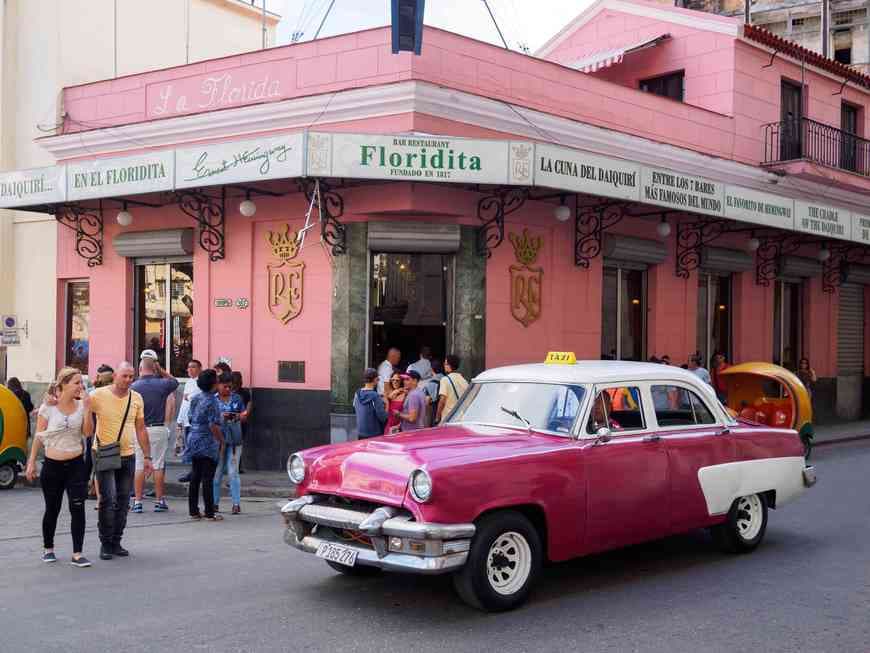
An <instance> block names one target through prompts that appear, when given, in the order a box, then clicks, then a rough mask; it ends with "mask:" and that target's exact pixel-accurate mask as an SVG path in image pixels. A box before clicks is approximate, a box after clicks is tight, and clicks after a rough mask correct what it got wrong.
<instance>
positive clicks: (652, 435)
mask: <svg viewBox="0 0 870 653" xmlns="http://www.w3.org/2000/svg"><path fill="white" fill-rule="evenodd" d="M661 439H662V436H660V435H659V434H658V433H650V434H648V435H645V436H643V441H644V442H658V441H659V440H661Z"/></svg>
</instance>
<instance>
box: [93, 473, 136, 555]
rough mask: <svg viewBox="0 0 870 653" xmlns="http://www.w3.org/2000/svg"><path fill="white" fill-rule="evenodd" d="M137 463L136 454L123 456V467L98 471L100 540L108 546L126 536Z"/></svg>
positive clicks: (118, 542)
mask: <svg viewBox="0 0 870 653" xmlns="http://www.w3.org/2000/svg"><path fill="white" fill-rule="evenodd" d="M135 465H136V457H135V456H121V469H117V470H112V471H108V472H97V480H98V481H99V482H100V513H99V519H98V520H97V525H98V527H99V531H100V542H101V543H102V544H104V545H106V546H111V545H113V544H120V543H121V538H122V537H123V536H124V528H125V527H126V526H127V503H128V501H129V498H130V488H132V487H133V468H134V467H135Z"/></svg>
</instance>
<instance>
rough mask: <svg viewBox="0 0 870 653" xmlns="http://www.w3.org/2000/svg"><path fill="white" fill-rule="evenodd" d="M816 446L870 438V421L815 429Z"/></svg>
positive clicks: (829, 425)
mask: <svg viewBox="0 0 870 653" xmlns="http://www.w3.org/2000/svg"><path fill="white" fill-rule="evenodd" d="M815 430H816V435H815V438H813V440H814V442H815V444H817V445H825V444H836V443H837V442H849V441H851V440H863V439H864V438H870V420H859V421H855V422H842V423H839V424H822V425H817V426H816V427H815Z"/></svg>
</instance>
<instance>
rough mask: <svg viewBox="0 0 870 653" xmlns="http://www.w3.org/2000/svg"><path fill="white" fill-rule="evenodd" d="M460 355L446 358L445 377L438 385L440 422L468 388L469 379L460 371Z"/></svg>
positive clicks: (438, 416)
mask: <svg viewBox="0 0 870 653" xmlns="http://www.w3.org/2000/svg"><path fill="white" fill-rule="evenodd" d="M460 363H461V361H460V359H459V356H457V355H456V354H451V355H449V356H448V357H447V358H445V359H444V375H445V376H444V378H443V379H441V384H440V385H439V387H438V412H437V413H436V415H435V417H436V418H437V419H438V423H439V424H440V423H441V421H442V420H443V419H444V418H445V417H447V416H448V415H449V414H450V411H452V410H453V407H454V406H455V405H456V402H458V401H459V398H460V397H461V396H462V394H463V393H464V392H465V390H466V389H467V388H468V381H466V380H465V377H464V376H462V374H460V372H459V365H460Z"/></svg>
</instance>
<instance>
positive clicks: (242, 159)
mask: <svg viewBox="0 0 870 653" xmlns="http://www.w3.org/2000/svg"><path fill="white" fill-rule="evenodd" d="M292 151H293V148H292V147H290V146H289V145H276V146H275V147H271V148H268V149H263V148H261V147H255V148H253V149H250V150H242V151H241V152H237V153H236V154H234V155H233V157H232V158H231V159H223V160H221V161H219V162H210V161H209V160H208V152H203V153H202V154H200V155H199V158H198V159H197V160H196V163H195V164H194V165H193V176H192V177H188V178H187V179H186V180H185V181H196V180H198V179H206V178H208V177H214V176H215V175H220V174H223V173H224V172H227V171H228V170H233V169H235V168H240V167H246V166H250V165H257V164H259V171H260V174H261V175H264V176H265V175H267V174H269V170H270V169H271V167H272V161H276V162H278V163H284V162H285V161H286V160H287V155H288V154H289V153H290V152H292Z"/></svg>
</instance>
